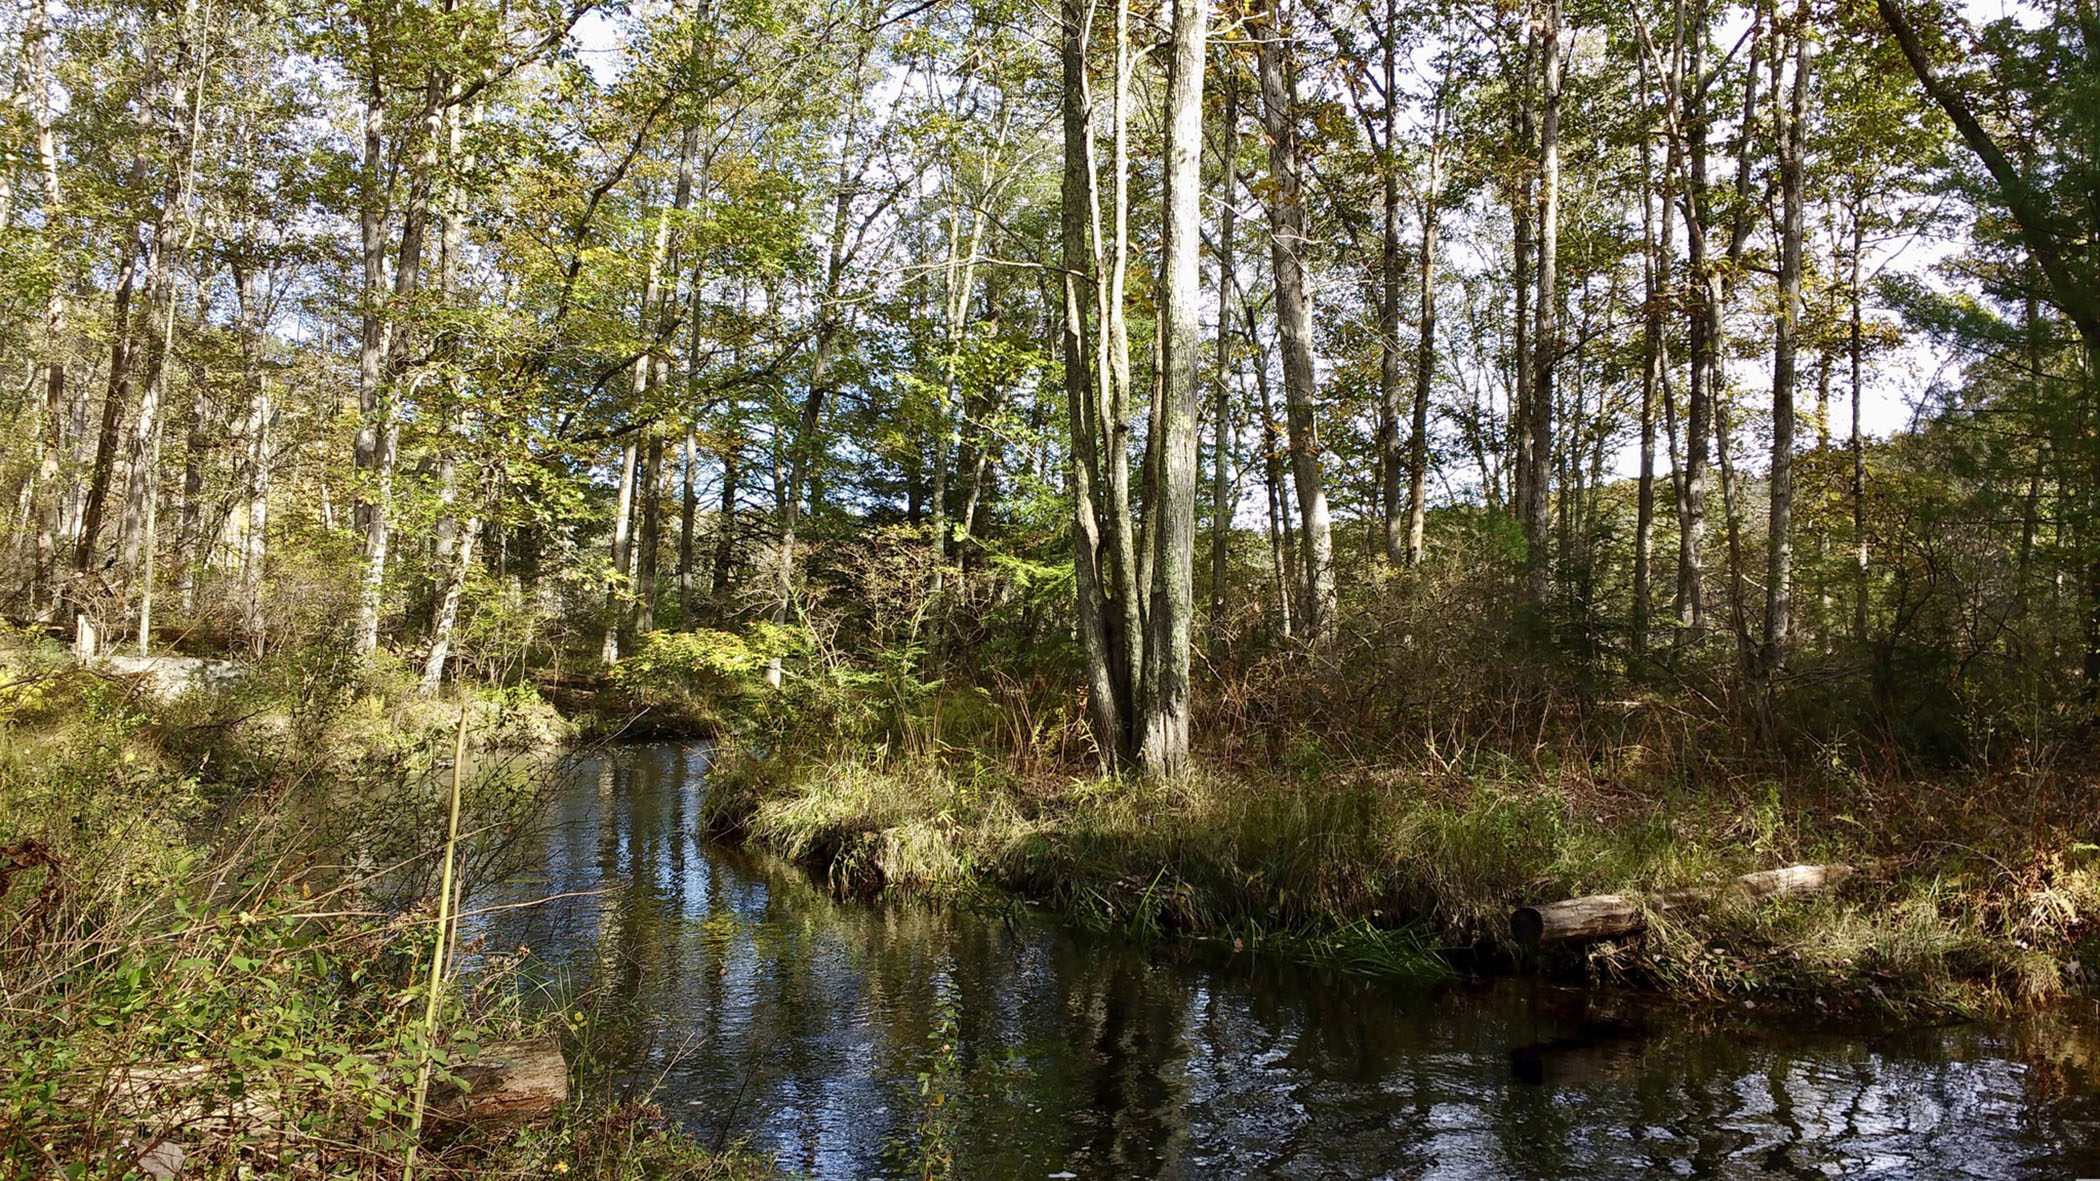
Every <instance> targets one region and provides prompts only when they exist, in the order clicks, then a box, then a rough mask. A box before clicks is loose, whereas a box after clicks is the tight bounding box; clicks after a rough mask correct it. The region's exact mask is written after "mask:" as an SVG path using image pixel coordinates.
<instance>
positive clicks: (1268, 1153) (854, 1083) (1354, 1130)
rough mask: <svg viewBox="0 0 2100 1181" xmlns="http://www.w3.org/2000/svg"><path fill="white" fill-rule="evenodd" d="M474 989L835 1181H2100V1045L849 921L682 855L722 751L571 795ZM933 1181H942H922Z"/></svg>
mask: <svg viewBox="0 0 2100 1181" xmlns="http://www.w3.org/2000/svg"><path fill="white" fill-rule="evenodd" d="M560 766H561V772H560V774H561V775H562V782H561V783H560V784H558V785H557V787H556V794H555V797H554V800H553V805H552V809H551V814H550V816H549V819H548V828H547V831H546V833H545V835H544V837H543V838H542V843H541V844H539V845H536V846H534V848H535V849H538V850H540V851H541V852H542V853H543V856H541V857H539V858H538V859H537V860H535V861H534V862H533V863H532V864H530V865H529V866H528V869H527V871H526V872H523V873H520V874H519V875H518V876H516V877H514V878H512V879H510V880H508V881H506V882H503V883H501V884H500V885H498V886H495V887H492V888H489V889H487V890H483V891H481V892H479V893H477V895H476V896H475V898H474V899H473V900H472V903H471V905H472V906H474V907H477V908H485V907H488V906H491V905H503V904H508V903H518V902H526V901H529V900H532V899H535V898H544V897H549V896H555V895H566V897H559V898H555V899H554V900H553V901H549V902H546V903H544V904H542V905H539V906H534V907H523V908H517V909H508V910H498V911H493V912H485V913H481V914H479V915H478V916H475V917H473V918H471V919H470V920H469V922H468V923H467V925H466V927H465V929H464V931H463V936H464V938H465V939H466V940H467V943H468V947H469V948H470V950H475V951H476V952H477V954H479V955H481V956H489V955H495V954H500V953H507V952H514V951H515V950H516V949H517V948H518V947H520V946H523V947H527V948H529V949H530V955H529V956H528V957H527V958H526V960H525V962H524V966H523V967H522V969H521V973H522V974H523V976H524V977H525V979H526V980H527V981H528V982H529V983H531V984H532V985H533V986H534V989H535V991H533V992H531V993H529V994H528V996H529V997H532V998H535V999H538V1000H539V1001H541V1003H546V1004H565V1003H567V1001H566V998H568V997H570V996H573V995H576V994H578V993H584V992H588V993H591V994H593V995H594V996H595V997H596V998H597V999H596V1000H595V1002H593V1005H592V1012H593V1013H594V1014H596V1015H595V1016H594V1017H593V1018H592V1019H593V1020H596V1021H599V1022H601V1023H606V1028H607V1029H608V1030H609V1031H610V1033H609V1035H608V1036H607V1038H606V1041H607V1044H609V1045H611V1046H612V1047H613V1051H612V1057H613V1059H614V1061H613V1064H612V1065H613V1073H614V1075H615V1077H616V1078H617V1079H618V1080H619V1082H620V1083H621V1084H622V1085H626V1086H632V1087H635V1088H637V1089H638V1090H641V1091H647V1092H652V1093H653V1095H654V1100H655V1102H657V1103H659V1104H661V1105H662V1107H663V1109H664V1110H665V1112H666V1113H667V1114H668V1115H669V1116H670V1118H672V1119H674V1120H677V1121H679V1122H680V1123H682V1124H683V1125H685V1126H686V1127H687V1128H688V1129H690V1130H691V1131H692V1132H694V1133H695V1134H697V1135H699V1136H701V1137H702V1138H703V1139H704V1140H706V1141H708V1142H710V1143H715V1142H736V1141H744V1142H748V1143H749V1144H750V1145H751V1146H753V1147H754V1148H757V1149H759V1150H761V1151H764V1152H768V1153H772V1154H774V1155H775V1156H777V1157H778V1159H779V1161H780V1163H781V1165H782V1166H783V1167H784V1168H786V1169H789V1170H791V1171H799V1172H803V1173H807V1174H809V1175H811V1176H816V1177H823V1178H857V1177H907V1176H908V1177H919V1176H922V1175H923V1174H925V1173H926V1172H927V1171H928V1165H929V1162H932V1163H934V1164H939V1163H942V1162H952V1163H951V1164H950V1167H949V1168H948V1171H947V1174H946V1175H948V1176H952V1177H959V1178H972V1179H975V1178H1126V1177H1174V1178H1212V1177H1218V1178H1234V1177H1302V1178H1324V1177H1334V1178H1359V1177H1366V1178H1368V1177H1405V1178H1414V1177H1424V1178H1428V1177H1434V1178H1460V1177H1465V1178H1471V1177H1483V1178H1500V1177H1539V1178H1558V1177H1719V1178H1749V1177H1795V1178H1799V1177H1858V1176H1879V1177H1902V1178H1912V1177H1920V1178H1954V1177H2051V1178H2064V1179H2066V1181H2068V1179H2070V1178H2074V1177H2081V1176H2082V1177H2100V1093H2096V1090H2095V1089H2094V1080H2095V1079H2096V1078H2100V1070H2096V1068H2100V1030H2096V1029H2095V1028H2094V1026H2093V1024H2092V1023H2091V1022H2085V1023H2078V1022H2073V1021H2070V1020H2069V1019H2067V1018H2064V1017H2061V1016H2058V1017H2054V1018H2048V1019H2042V1018H2036V1019H2031V1020H2028V1021H2025V1022H2021V1023H2018V1024H2015V1025H2008V1026H2003V1027H1991V1026H1978V1025H1967V1026H1954V1027H1944V1028H1925V1029H1915V1030H1908V1031H1902V1032H1896V1033H1888V1034H1879V1035H1872V1036H1865V1035H1859V1034H1843V1033H1831V1032H1819V1031H1816V1030H1814V1029H1812V1028H1808V1027H1806V1026H1805V1025H1804V1024H1803V1023H1801V1022H1777V1021H1772V1020H1770V1019H1766V1018H1762V1017H1761V1016H1760V1015H1758V1014H1755V1013H1747V1012H1743V1011H1741V1010H1724V1011H1718V1012H1717V1011H1707V1010H1698V1009H1691V1008H1687V1007H1685V1006H1679V1005H1673V1004H1667V1003H1664V1002H1661V1001H1658V1000H1656V999H1654V998H1646V997H1641V996H1638V995H1631V994H1600V993H1591V992H1584V991H1581V990H1573V989H1566V988H1561V987H1555V986H1549V985H1544V984H1539V983H1536V982H1533V981H1526V980H1507V981H1500V982H1494V983H1487V984H1482V983H1475V982H1456V983H1447V984H1440V985H1436V986H1433V987H1410V986H1403V985H1395V984H1379V983H1365V982H1359V981H1353V980H1348V979H1339V978H1335V977H1333V976H1330V975H1327V974H1324V973H1319V972H1313V971H1309V970H1303V969H1294V968H1291V967H1289V966H1287V965H1281V964H1274V963H1267V962H1251V963H1250V962H1248V957H1245V956H1239V957H1234V956H1230V955H1227V954H1226V953H1225V952H1224V951H1223V950H1222V949H1217V950H1207V949H1203V948H1188V947H1169V948H1161V947H1158V946H1154V947H1150V948H1146V947H1141V946H1137V945H1135V944H1132V943H1129V942H1127V941H1121V940H1115V939H1108V938H1099V937H1093V936H1088V935H1085V934H1082V933H1078V932H1074V931H1072V930H1070V929H1067V928H1065V927H1062V926H1059V925H1057V924H1056V923H1054V922H1051V921H1048V920H1045V919H1041V918H1038V917H1036V916H1034V915H1030V914H1023V915H1020V916H1017V917H1010V916H1000V915H983V914H976V913H972V912H971V911H969V910H967V909H964V908H956V907H948V908H935V907H931V906H927V905H921V904H916V903H911V902H897V901H889V902H879V903H872V904H870V903H859V902H850V901H837V900H834V899H833V898H832V897H831V896H830V895H829V894H828V893H827V892H825V891H824V890H823V889H822V888H821V887H820V886H819V885H817V884H814V883H812V882H811V881H810V880H809V878H808V877H807V876H806V875H804V874H802V873H801V872H800V871H798V870H796V869H795V868H794V867H791V866H785V865H782V864H779V863H777V862H772V861H767V860H758V859H754V858H752V857H749V856H746V855H744V854H742V853H739V852H736V851H734V850H728V849H723V848H719V847H716V846H712V845H709V844H707V843H706V842H704V841H701V840H699V839H697V838H696V837H695V835H694V832H695V828H696V823H697V821H696V818H697V815H698V811H699V803H700V799H701V796H702V794H703V793H704V792H705V791H706V789H707V777H706V769H707V750H706V747H705V746H702V745H686V744H677V743H654V744H643V745H634V746H626V747H619V748H614V749H612V750H610V751H607V752H603V753H600V754H598V755H593V756H588V757H581V758H577V759H573V760H569V761H567V762H564V763H563V764H560ZM936 1171H937V1170H936Z"/></svg>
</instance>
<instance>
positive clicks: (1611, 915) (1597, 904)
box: [1509, 865, 1855, 947]
mask: <svg viewBox="0 0 2100 1181" xmlns="http://www.w3.org/2000/svg"><path fill="white" fill-rule="evenodd" d="M1854 872H1855V871H1854V870H1853V868H1852V867H1851V866H1849V865H1789V866H1786V867H1785V868H1783V869H1763V870H1759V871H1757V872H1756V873H1746V874H1744V875H1743V876H1741V877H1739V878H1736V879H1735V880H1733V881H1731V882H1729V883H1728V884H1726V885H1724V886H1720V887H1717V888H1713V889H1704V890H1678V891H1674V892H1672V893H1668V894H1658V895H1656V896H1655V897H1654V898H1652V899H1650V900H1649V901H1648V903H1647V905H1646V906H1643V905H1641V903H1640V901H1639V900H1638V899H1635V898H1629V897H1627V896H1626V895H1623V894H1592V895H1590V896H1588V897H1586V898H1568V899H1564V900H1562V901H1560V902H1549V903H1546V904H1545V905H1543V906H1520V907H1518V908H1517V909H1516V910H1515V911H1512V912H1511V913H1510V916H1509V929H1510V932H1511V934H1513V935H1515V936H1516V939H1517V943H1518V944H1519V945H1521V946H1524V947H1537V946H1539V945H1540V944H1543V943H1569V942H1583V941H1588V940H1591V939H1609V938H1611V937H1612V936H1614V935H1630V934H1632V933H1633V932H1635V931H1638V930H1640V929H1641V928H1642V927H1645V926H1646V925H1647V923H1648V918H1647V916H1648V913H1649V912H1650V911H1657V910H1674V909H1676V908H1678V907H1683V906H1695V905H1699V904H1702V903H1709V902H1716V901H1719V900H1720V899H1722V898H1724V897H1728V896H1731V895H1733V896H1736V897H1741V898H1748V899H1751V900H1753V901H1757V900H1763V899H1768V898H1786V897H1789V896H1791V895H1795V894H1812V893H1815V892H1816V891H1818V890H1823V889H1826V888H1828V887H1831V886H1835V885H1837V884H1838V883H1839V882H1842V881H1844V880H1845V879H1846V878H1849V877H1851V876H1852V875H1853V873H1854Z"/></svg>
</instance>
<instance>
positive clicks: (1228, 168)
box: [1210, 61, 1240, 647]
mask: <svg viewBox="0 0 2100 1181" xmlns="http://www.w3.org/2000/svg"><path fill="white" fill-rule="evenodd" d="M1224 76H1225V77H1224V82H1225V87H1224V89H1225V95H1224V103H1223V107H1224V110H1223V112H1222V114H1221V115H1220V116H1219V143H1218V163H1219V166H1220V167H1219V171H1220V172H1221V173H1222V174H1223V175H1222V176H1221V177H1220V178H1219V181H1218V190H1219V193H1220V194H1221V198H1222V199H1221V200H1220V201H1219V202H1218V371H1217V383H1216V387H1215V391H1214V395H1213V401H1212V409H1211V429H1212V432H1213V434H1214V438H1213V440H1212V454H1211V483H1210V501H1211V524H1210V631H1211V641H1212V644H1213V646H1214V647H1215V646H1218V645H1220V644H1221V643H1222V637H1223V634H1224V621H1225V585H1226V575H1227V573H1228V572H1229V569H1230V564H1229V559H1230V558H1231V552H1232V510H1233V508H1234V505H1233V504H1232V454H1233V452H1234V451H1235V450H1236V449H1237V446H1236V445H1237V436H1236V434H1235V432H1234V430H1233V426H1232V373H1233V364H1232V303H1233V294H1234V288H1235V287H1236V285H1237V283H1238V280H1237V277H1236V276H1237V274H1238V269H1237V268H1238V258H1237V256H1236V255H1235V254H1234V251H1233V247H1234V235H1235V234H1236V232H1237V230H1238V224H1239V212H1238V210H1237V209H1235V208H1234V206H1233V202H1234V200H1235V199H1236V198H1237V196H1238V194H1239V175H1240V173H1239V154H1240V101H1239V100H1240V87H1239V75H1238V74H1237V73H1235V72H1234V71H1233V70H1232V69H1231V65H1230V62H1229V61H1228V63H1227V66H1226V69H1225V71H1224Z"/></svg>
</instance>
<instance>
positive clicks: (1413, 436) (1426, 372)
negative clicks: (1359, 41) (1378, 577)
mask: <svg viewBox="0 0 2100 1181" xmlns="http://www.w3.org/2000/svg"><path fill="white" fill-rule="evenodd" d="M1392 15H1393V14H1392V13H1390V12H1388V14H1387V17H1388V20H1390V19H1392ZM1450 85H1451V79H1450V77H1449V76H1448V75H1447V76H1446V77H1445V78H1444V80H1443V82H1442V83H1440V84H1439V86H1438V88H1437V96H1436V110H1435V111H1434V112H1433V113H1432V114H1431V116H1430V130H1429V176H1428V181H1427V183H1426V184H1425V185H1424V187H1423V189H1422V197H1421V218H1422V257H1421V258H1420V259H1419V260H1417V263H1416V267H1417V276H1416V287H1417V295H1416V304H1417V307H1418V309H1419V311H1420V315H1419V317H1418V320H1417V323H1416V336H1415V397H1414V406H1413V408H1412V414H1411V415H1410V422H1409V425H1410V433H1409V435H1408V443H1407V554H1406V557H1407V566H1408V568H1409V569H1414V568H1415V567H1417V566H1420V565H1421V564H1422V544H1423V533H1424V529H1425V527H1426V525H1427V524H1428V518H1429V505H1428V483H1429V395H1430V392H1431V387H1432V385H1433V384H1434V382H1435V380H1436V255H1437V217H1438V213H1439V194H1438V189H1439V186H1440V185H1441V184H1442V183H1443V176H1442V171H1441V170H1442V165H1443V151H1444V140H1443V136H1444V120H1445V118H1446V117H1447V115H1446V107H1445V103H1446V94H1445V92H1446V91H1447V90H1448V89H1449V87H1450ZM1392 86H1393V82H1392V80H1391V78H1390V77H1388V79H1387V82H1386V88H1387V91H1388V92H1389V93H1390V91H1391V89H1392Z"/></svg>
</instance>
